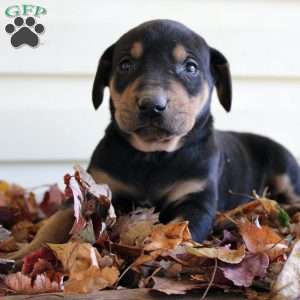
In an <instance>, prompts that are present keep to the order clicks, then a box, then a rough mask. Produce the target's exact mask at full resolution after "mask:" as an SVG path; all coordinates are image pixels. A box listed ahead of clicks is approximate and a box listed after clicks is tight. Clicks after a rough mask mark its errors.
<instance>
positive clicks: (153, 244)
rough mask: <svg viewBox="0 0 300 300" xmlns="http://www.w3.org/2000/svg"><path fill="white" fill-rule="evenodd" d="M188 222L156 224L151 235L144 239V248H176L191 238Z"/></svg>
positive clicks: (146, 249)
mask: <svg viewBox="0 0 300 300" xmlns="http://www.w3.org/2000/svg"><path fill="white" fill-rule="evenodd" d="M191 239H192V238H191V234H190V231H189V229H188V222H181V223H169V224H166V225H163V224H159V225H156V226H154V228H153V230H152V232H151V234H150V236H149V237H148V238H147V239H145V241H144V250H145V251H153V250H159V249H163V250H169V249H174V248H175V247H176V246H178V245H179V244H181V243H182V242H183V241H188V240H191Z"/></svg>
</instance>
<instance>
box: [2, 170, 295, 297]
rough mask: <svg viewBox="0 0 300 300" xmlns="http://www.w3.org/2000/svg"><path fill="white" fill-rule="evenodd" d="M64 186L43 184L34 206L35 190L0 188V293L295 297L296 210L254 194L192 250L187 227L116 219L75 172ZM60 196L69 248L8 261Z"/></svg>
mask: <svg viewBox="0 0 300 300" xmlns="http://www.w3.org/2000/svg"><path fill="white" fill-rule="evenodd" d="M64 181H65V185H66V188H65V191H64V193H62V192H61V191H60V190H59V188H58V186H57V185H51V186H49V187H46V192H45V193H44V196H43V199H42V201H41V202H40V204H38V202H37V200H36V195H35V193H34V190H31V191H29V190H26V189H24V188H21V187H19V186H17V185H10V184H8V183H6V182H4V181H0V224H1V226H0V257H2V258H0V274H1V275H0V295H7V294H11V293H17V294H36V293H45V292H64V293H90V292H94V291H97V290H101V289H117V288H118V289H119V288H151V289H153V290H157V291H160V292H163V293H166V294H185V293H186V292H188V291H191V290H193V292H197V293H199V299H200V298H201V297H202V299H204V298H205V296H206V294H207V292H208V290H209V289H212V290H214V289H222V290H223V291H228V292H237V293H242V294H243V295H244V296H245V297H246V298H247V299H252V300H254V299H271V298H272V299H273V298H274V299H276V300H287V299H288V300H290V299H291V300H292V299H293V300H294V299H299V298H297V297H299V296H300V241H299V236H300V212H298V211H300V210H298V209H297V206H295V205H289V206H286V207H285V210H284V209H283V208H282V207H280V206H279V205H278V203H277V202H275V201H273V200H270V199H267V198H266V197H258V196H257V195H254V197H253V199H252V201H250V202H248V203H246V204H243V205H241V206H239V207H237V208H235V209H233V210H231V211H227V212H222V213H219V214H218V215H217V218H216V220H215V229H214V233H213V234H212V235H211V236H210V237H209V239H208V240H207V241H205V242H203V243H202V244H199V243H196V242H195V241H193V240H192V238H191V235H190V232H189V230H188V223H187V222H181V223H169V224H160V223H159V221H158V214H157V213H154V210H153V209H137V210H136V211H133V212H132V213H130V214H129V215H123V216H118V217H117V216H116V213H115V211H114V207H113V206H112V203H111V191H110V189H109V187H108V186H107V185H104V184H96V183H95V182H94V180H93V179H92V178H91V177H90V175H88V174H87V173H86V172H85V171H84V170H83V169H82V168H80V167H76V168H75V174H74V175H72V176H71V175H65V177H64ZM68 199H72V215H73V214H74V218H73V219H72V216H71V219H72V220H71V222H72V223H73V222H74V223H73V225H72V228H71V230H70V232H69V236H68V241H67V242H66V243H47V244H43V245H42V246H41V247H39V248H38V249H34V248H32V249H34V251H32V252H31V253H29V254H27V255H26V256H25V257H24V258H23V260H22V264H21V265H20V264H18V263H17V264H16V261H14V260H12V259H9V257H13V255H12V254H13V253H15V251H22V249H24V247H25V248H26V245H28V244H29V243H30V242H31V241H32V240H33V239H34V237H35V236H36V234H37V232H39V229H40V228H42V227H43V226H44V227H45V223H47V221H48V220H49V217H50V216H51V215H52V216H53V214H54V213H55V212H56V211H57V210H58V209H59V208H60V207H61V206H62V204H63V203H65V202H68ZM65 206H67V205H65ZM65 209H70V208H65ZM50 219H51V217H50ZM46 225H47V224H46ZM58 231H60V230H58ZM62 231H63V230H62ZM39 234H40V233H39Z"/></svg>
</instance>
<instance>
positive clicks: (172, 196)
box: [161, 179, 207, 207]
mask: <svg viewBox="0 0 300 300" xmlns="http://www.w3.org/2000/svg"><path fill="white" fill-rule="evenodd" d="M206 187H207V180H206V179H202V180H199V179H190V180H184V181H178V182H176V183H174V184H172V185H171V186H169V187H167V188H166V189H165V190H164V191H163V192H162V195H161V196H162V197H166V203H165V205H164V207H166V206H168V205H169V204H171V203H174V202H176V204H178V205H179V204H180V203H182V202H183V201H185V200H186V199H187V196H188V195H190V194H193V193H199V192H202V191H204V190H205V188H206Z"/></svg>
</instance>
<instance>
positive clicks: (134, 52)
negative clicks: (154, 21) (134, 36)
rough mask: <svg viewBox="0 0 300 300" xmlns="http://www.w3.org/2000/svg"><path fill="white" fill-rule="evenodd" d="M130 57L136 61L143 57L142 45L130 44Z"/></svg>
mask: <svg viewBox="0 0 300 300" xmlns="http://www.w3.org/2000/svg"><path fill="white" fill-rule="evenodd" d="M130 55H131V56H132V57H133V58H135V59H138V58H140V57H141V56H142V55H143V45H142V43H140V42H134V43H133V44H132V47H131V49H130Z"/></svg>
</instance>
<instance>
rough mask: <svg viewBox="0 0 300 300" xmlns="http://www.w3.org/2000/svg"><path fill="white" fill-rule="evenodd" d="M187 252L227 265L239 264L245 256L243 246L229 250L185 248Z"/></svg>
mask: <svg viewBox="0 0 300 300" xmlns="http://www.w3.org/2000/svg"><path fill="white" fill-rule="evenodd" d="M186 250H187V252H189V253H191V254H193V255H196V256H201V257H207V258H217V259H219V260H221V261H223V262H226V263H229V264H238V263H240V262H241V261H242V260H243V258H244V257H245V255H246V252H245V246H244V245H242V246H241V247H239V248H238V249H229V248H227V247H219V248H193V247H186Z"/></svg>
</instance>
